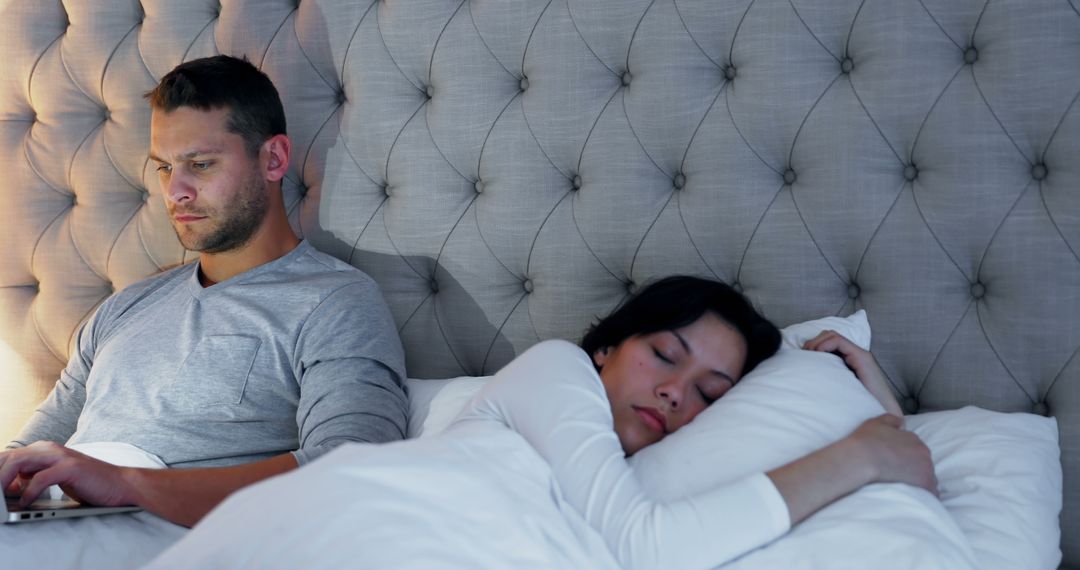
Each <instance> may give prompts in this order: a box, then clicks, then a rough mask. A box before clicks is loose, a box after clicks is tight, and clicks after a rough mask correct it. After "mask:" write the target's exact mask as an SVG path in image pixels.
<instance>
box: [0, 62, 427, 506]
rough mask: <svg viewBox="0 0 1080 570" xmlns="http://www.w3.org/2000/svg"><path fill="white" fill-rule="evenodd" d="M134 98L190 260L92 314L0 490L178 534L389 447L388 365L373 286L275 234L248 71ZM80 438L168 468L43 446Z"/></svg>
mask: <svg viewBox="0 0 1080 570" xmlns="http://www.w3.org/2000/svg"><path fill="white" fill-rule="evenodd" d="M147 99H148V100H149V101H150V105H151V107H152V119H151V129H150V131H151V136H150V139H151V143H150V159H151V161H153V163H154V164H156V166H157V172H158V175H159V178H160V182H161V190H162V193H163V195H164V199H165V203H166V205H167V209H168V212H169V215H170V217H171V220H172V225H173V227H174V229H175V230H176V235H177V236H178V237H179V239H180V242H181V243H182V244H183V245H184V247H186V248H187V249H189V250H194V251H198V252H199V259H198V262H197V263H195V264H189V265H185V266H181V267H179V268H176V269H173V270H170V271H167V272H164V273H162V274H159V275H156V276H154V277H151V278H149V279H147V280H145V281H142V282H139V283H136V284H134V285H131V286H130V287H128V288H126V289H124V290H123V291H120V292H118V293H117V294H115V295H113V296H112V297H110V298H109V299H107V300H106V301H105V302H104V303H103V304H102V305H101V306H100V307H99V308H98V310H97V311H96V313H95V314H94V315H93V317H91V319H90V320H89V321H88V322H87V324H86V325H85V326H84V327H83V329H82V331H81V332H80V334H79V339H78V348H77V350H76V352H75V354H73V355H72V357H71V360H70V362H69V363H68V365H67V367H66V368H65V370H64V371H63V373H62V374H61V376H60V379H59V380H58V382H57V384H56V387H55V389H54V390H53V391H52V393H51V394H50V395H49V397H48V399H47V400H46V401H45V402H44V403H43V404H42V405H41V407H39V408H38V410H37V411H36V412H35V414H34V415H33V416H32V417H31V419H30V421H29V422H28V423H27V425H26V426H25V427H24V428H23V431H22V432H21V433H20V435H19V436H18V438H17V439H16V440H15V441H14V442H12V443H11V444H9V446H8V447H9V450H8V451H4V452H0V486H2V488H4V489H6V492H7V493H8V494H9V495H19V494H21V496H22V500H23V501H24V502H29V501H31V500H33V499H34V498H35V497H37V496H38V495H39V494H40V493H41V492H42V491H44V490H45V489H46V488H47V487H48V486H50V485H54V484H58V485H59V486H60V487H61V488H62V489H63V490H64V491H65V492H67V493H68V494H69V495H71V496H73V497H75V498H78V499H79V500H81V501H83V502H87V503H92V504H97V505H105V506H119V505H137V506H140V507H142V508H143V509H145V510H147V511H149V512H151V513H154V514H156V515H158V516H160V517H162V518H165V519H167V520H169V521H172V522H175V523H178V524H181V525H185V526H191V525H193V524H194V523H195V522H197V521H198V520H199V519H200V518H201V517H202V516H203V515H205V514H206V513H207V512H208V511H209V510H210V509H211V508H213V507H214V506H215V505H216V504H217V503H219V502H220V501H222V500H223V499H224V498H225V497H226V496H227V495H229V494H230V493H231V492H233V491H235V490H236V489H239V488H240V487H243V486H245V485H248V484H251V483H254V482H256V481H259V480H261V479H264V478H267V477H270V476H273V475H276V474H278V473H282V472H285V471H288V470H291V469H294V468H296V467H297V466H298V465H303V464H304V463H306V462H308V461H311V460H312V459H314V458H316V457H318V456H319V455H321V454H323V453H325V452H326V451H328V450H329V449H330V448H332V447H334V446H335V445H337V444H340V443H342V442H346V441H367V442H382V441H388V440H392V439H400V438H402V437H404V435H405V425H406V418H407V415H408V403H407V400H406V397H405V394H404V390H403V387H402V386H403V383H404V378H405V373H404V355H403V351H402V348H401V343H400V340H399V339H398V336H397V332H396V329H395V326H394V322H393V320H392V318H391V315H390V312H389V310H388V308H387V307H386V304H385V301H384V300H383V298H382V296H381V294H380V292H379V290H378V288H377V286H376V284H375V283H374V282H373V281H372V280H371V279H370V278H369V277H367V276H366V275H364V274H363V273H361V272H360V271H358V270H356V269H355V268H353V267H351V266H349V265H348V264H345V263H343V262H341V261H339V260H337V259H334V258H332V257H330V256H328V255H325V254H322V253H320V252H318V251H316V250H315V249H313V248H312V246H311V245H310V244H308V243H306V242H302V241H300V240H299V239H298V238H297V236H296V235H295V234H294V233H293V231H292V229H291V228H290V226H289V223H288V220H287V218H286V213H285V208H284V205H283V198H282V195H281V180H282V178H283V177H284V176H285V174H286V171H287V169H288V165H289V155H290V152H291V142H290V140H289V138H288V137H287V136H286V135H285V115H284V112H283V110H282V105H281V101H280V99H279V98H278V94H277V91H276V90H275V89H274V86H273V84H272V83H271V82H270V79H269V78H268V77H266V75H264V74H263V73H262V72H260V71H259V70H258V69H256V68H255V67H254V66H253V65H251V64H250V63H248V62H247V61H245V60H239V59H236V58H232V57H227V56H217V57H212V58H206V59H200V60H195V61H190V62H187V63H183V64H181V65H180V66H178V67H177V68H176V69H174V70H173V71H172V72H170V73H169V74H168V75H166V76H165V77H164V78H163V79H162V80H161V82H160V83H159V84H158V86H157V87H156V88H155V89H154V90H153V91H151V92H150V93H148V94H147ZM35 442H36V443H35ZM88 442H122V443H125V444H130V445H133V446H135V447H137V448H139V449H140V450H142V451H144V452H147V453H149V454H152V455H153V456H157V457H159V458H160V459H161V461H162V462H164V463H165V464H166V465H168V466H169V467H182V468H183V469H160V470H156V469H135V468H121V467H115V466H113V465H111V464H108V463H104V462H102V461H98V460H96V459H92V458H91V457H89V456H87V455H84V454H81V453H79V452H77V451H74V450H71V449H68V448H67V447H64V446H62V445H61V444H64V443H67V444H72V445H74V444H83V443H88Z"/></svg>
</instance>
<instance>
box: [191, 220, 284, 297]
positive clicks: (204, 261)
mask: <svg viewBox="0 0 1080 570" xmlns="http://www.w3.org/2000/svg"><path fill="white" fill-rule="evenodd" d="M299 244H300V239H299V238H297V237H296V234H294V233H293V232H292V231H291V230H290V231H289V232H287V234H284V235H283V234H280V233H279V235H278V236H277V237H276V239H270V236H261V239H260V238H258V237H257V238H256V239H252V240H251V241H250V242H248V243H246V244H244V245H243V246H241V247H239V248H237V249H233V250H229V251H224V252H221V253H201V254H199V282H200V283H202V286H203V287H209V286H211V285H214V284H215V283H220V282H222V281H225V280H227V279H231V278H233V277H235V276H237V275H239V274H241V273H243V272H245V271H249V270H251V269H254V268H256V267H258V266H260V265H263V264H265V263H270V262H271V261H274V260H275V259H278V258H280V257H282V256H284V255H285V254H287V253H289V252H290V251H292V250H293V249H296V246H297V245H299Z"/></svg>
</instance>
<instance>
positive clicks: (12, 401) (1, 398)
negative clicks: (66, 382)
mask: <svg viewBox="0 0 1080 570" xmlns="http://www.w3.org/2000/svg"><path fill="white" fill-rule="evenodd" d="M32 378H33V372H32V369H31V366H30V362H29V361H28V360H27V359H26V358H24V357H23V355H21V354H19V352H18V351H16V350H15V349H14V348H13V347H12V346H11V345H10V344H8V342H7V341H6V340H4V339H3V338H0V448H2V447H3V446H4V445H5V444H6V443H7V442H8V441H11V439H12V438H13V437H15V434H16V433H18V431H19V428H21V427H22V425H23V423H24V422H26V419H27V417H29V415H30V412H31V411H33V409H34V407H35V406H36V405H37V404H38V400H39V399H40V394H39V393H38V391H37V390H36V389H35V388H36V386H35V385H34V382H33V380H32Z"/></svg>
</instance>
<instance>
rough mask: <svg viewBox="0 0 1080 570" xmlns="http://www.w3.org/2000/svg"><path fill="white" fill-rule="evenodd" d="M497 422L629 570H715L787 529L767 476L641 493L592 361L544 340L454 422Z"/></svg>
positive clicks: (579, 352) (781, 502)
mask: <svg viewBox="0 0 1080 570" xmlns="http://www.w3.org/2000/svg"><path fill="white" fill-rule="evenodd" d="M475 419H484V420H488V421H490V420H497V421H500V422H501V423H504V424H505V425H507V426H508V427H509V428H511V429H513V430H514V431H516V432H517V433H518V434H520V435H521V436H522V437H523V438H524V439H525V441H526V442H528V444H529V445H530V446H531V447H532V448H533V449H534V450H535V451H536V452H537V453H538V454H539V455H540V457H542V458H543V459H544V461H545V462H546V463H547V464H548V465H549V466H550V467H551V472H552V475H553V476H554V478H555V480H556V481H557V482H558V490H559V493H558V494H559V495H561V497H562V498H563V499H564V500H565V502H566V503H567V504H568V506H570V507H572V508H573V509H574V510H575V511H576V512H577V513H578V514H580V515H581V516H582V518H583V519H585V521H586V522H587V523H588V524H589V526H591V527H592V528H593V529H595V530H596V531H597V532H598V533H599V534H600V535H601V536H602V537H603V538H604V541H605V542H606V543H607V546H608V548H609V549H610V550H611V552H612V554H613V555H614V556H615V558H616V560H618V561H619V563H620V565H621V566H622V567H624V568H627V569H632V568H680V569H686V570H692V569H696V568H697V569H705V568H713V567H715V566H718V565H719V564H721V563H723V562H726V561H729V560H732V559H734V558H735V557H737V556H739V555H741V554H743V553H745V552H748V551H750V550H752V549H754V548H757V547H758V546H761V545H763V544H765V543H767V542H768V541H770V540H773V539H775V538H776V537H778V536H780V535H782V534H783V533H784V532H785V531H787V529H788V528H789V526H790V525H789V523H788V513H787V511H786V507H785V506H784V499H783V497H781V495H780V493H778V492H777V490H776V488H775V487H774V486H773V484H772V482H771V481H770V480H769V478H768V477H767V476H765V474H764V473H756V474H753V475H751V476H748V477H746V478H743V479H740V480H736V481H732V482H730V483H725V484H723V485H719V486H717V488H715V489H712V490H710V491H708V492H706V493H702V494H700V495H697V496H694V497H692V498H689V499H685V500H680V501H675V502H670V503H658V502H656V501H653V500H652V499H651V498H650V497H648V496H647V495H646V493H645V492H644V489H643V488H642V486H641V485H640V483H639V482H638V479H637V477H636V475H635V474H634V472H633V469H632V468H631V467H630V464H629V463H628V462H627V460H626V454H625V452H624V451H623V449H622V445H621V444H620V443H619V438H618V436H617V435H616V434H615V430H614V425H613V419H612V412H611V404H610V403H609V402H608V400H607V397H606V394H605V392H604V387H603V385H602V383H601V381H600V377H599V376H598V375H597V373H596V368H595V367H594V366H593V363H592V360H591V359H590V358H589V356H588V355H587V354H585V352H584V351H582V350H581V349H580V348H578V347H577V346H574V345H573V344H571V343H568V342H566V341H545V342H542V343H539V344H537V345H536V346H534V347H532V348H530V349H529V350H527V351H525V352H524V353H523V354H521V355H520V356H518V357H517V358H516V359H514V361H513V362H511V363H510V364H508V365H506V367H504V368H503V369H502V370H500V371H499V372H498V373H497V374H496V375H495V378H494V379H492V380H491V381H490V382H489V383H488V384H487V385H486V386H485V387H484V389H483V390H482V391H481V392H480V394H478V395H477V397H476V399H474V401H473V402H472V403H471V404H470V406H469V408H468V409H467V411H466V412H464V413H463V414H462V415H461V416H459V417H458V419H457V420H456V422H464V421H470V420H475Z"/></svg>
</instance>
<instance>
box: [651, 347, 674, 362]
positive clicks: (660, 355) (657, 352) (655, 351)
mask: <svg viewBox="0 0 1080 570" xmlns="http://www.w3.org/2000/svg"><path fill="white" fill-rule="evenodd" d="M653 354H655V355H656V357H657V358H659V359H660V360H661V361H663V362H664V363H665V364H675V360H674V359H672V358H670V357H668V356H667V355H665V354H664V353H663V352H661V351H660V350H659V349H656V348H654V349H653Z"/></svg>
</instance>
